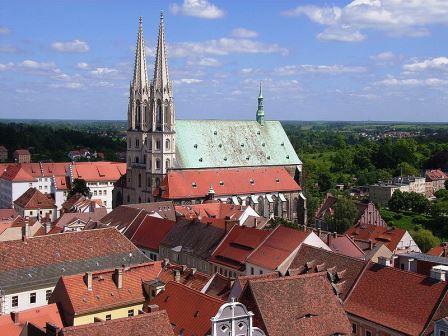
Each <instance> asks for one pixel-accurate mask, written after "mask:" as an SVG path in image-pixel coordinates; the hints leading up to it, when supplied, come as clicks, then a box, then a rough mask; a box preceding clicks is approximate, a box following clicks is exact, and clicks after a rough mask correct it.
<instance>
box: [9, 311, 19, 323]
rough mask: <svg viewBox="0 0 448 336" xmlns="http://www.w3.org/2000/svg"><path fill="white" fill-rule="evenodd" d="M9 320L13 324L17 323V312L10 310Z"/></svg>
mask: <svg viewBox="0 0 448 336" xmlns="http://www.w3.org/2000/svg"><path fill="white" fill-rule="evenodd" d="M11 320H12V322H14V324H19V312H11Z"/></svg>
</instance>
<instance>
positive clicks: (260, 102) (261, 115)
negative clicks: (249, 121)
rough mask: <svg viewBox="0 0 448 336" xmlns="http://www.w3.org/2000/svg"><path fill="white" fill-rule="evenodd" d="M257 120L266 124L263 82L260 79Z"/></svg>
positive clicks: (262, 124)
mask: <svg viewBox="0 0 448 336" xmlns="http://www.w3.org/2000/svg"><path fill="white" fill-rule="evenodd" d="M257 122H258V123H259V124H260V125H261V126H264V108H263V82H261V81H260V93H259V94H258V109H257Z"/></svg>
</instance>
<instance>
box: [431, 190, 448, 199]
mask: <svg viewBox="0 0 448 336" xmlns="http://www.w3.org/2000/svg"><path fill="white" fill-rule="evenodd" d="M434 196H435V197H437V198H438V199H443V198H448V190H447V189H439V190H437V191H436V192H435V193H434Z"/></svg>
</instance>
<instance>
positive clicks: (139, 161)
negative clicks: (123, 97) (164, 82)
mask: <svg viewBox="0 0 448 336" xmlns="http://www.w3.org/2000/svg"><path fill="white" fill-rule="evenodd" d="M149 103H150V90H149V83H148V73H147V69H146V52H145V42H144V39H143V27H142V18H141V17H140V18H139V24H138V34H137V46H136V50H135V61H134V74H133V78H132V82H131V84H130V87H129V105H128V130H127V152H126V154H127V155H126V162H127V171H126V189H125V191H124V195H123V196H124V197H123V201H124V203H138V202H144V201H146V200H147V197H145V195H144V194H145V189H146V183H145V176H146V156H145V145H146V141H147V140H146V138H147V131H148V126H147V125H148V114H149V106H150V105H149Z"/></svg>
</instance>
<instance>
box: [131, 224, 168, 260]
mask: <svg viewBox="0 0 448 336" xmlns="http://www.w3.org/2000/svg"><path fill="white" fill-rule="evenodd" d="M175 224H176V222H173V221H170V220H168V219H163V218H158V217H154V216H149V215H146V217H145V219H144V220H143V221H142V222H141V224H140V226H139V227H138V228H137V230H136V231H135V233H134V234H133V235H132V237H131V238H130V239H131V241H132V242H133V243H134V244H135V245H136V246H138V247H142V248H146V249H149V250H152V251H156V252H158V251H159V247H160V242H161V241H162V240H163V238H165V236H166V235H167V233H168V232H169V231H170V230H171V228H172V227H173V226H174V225H175Z"/></svg>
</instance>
